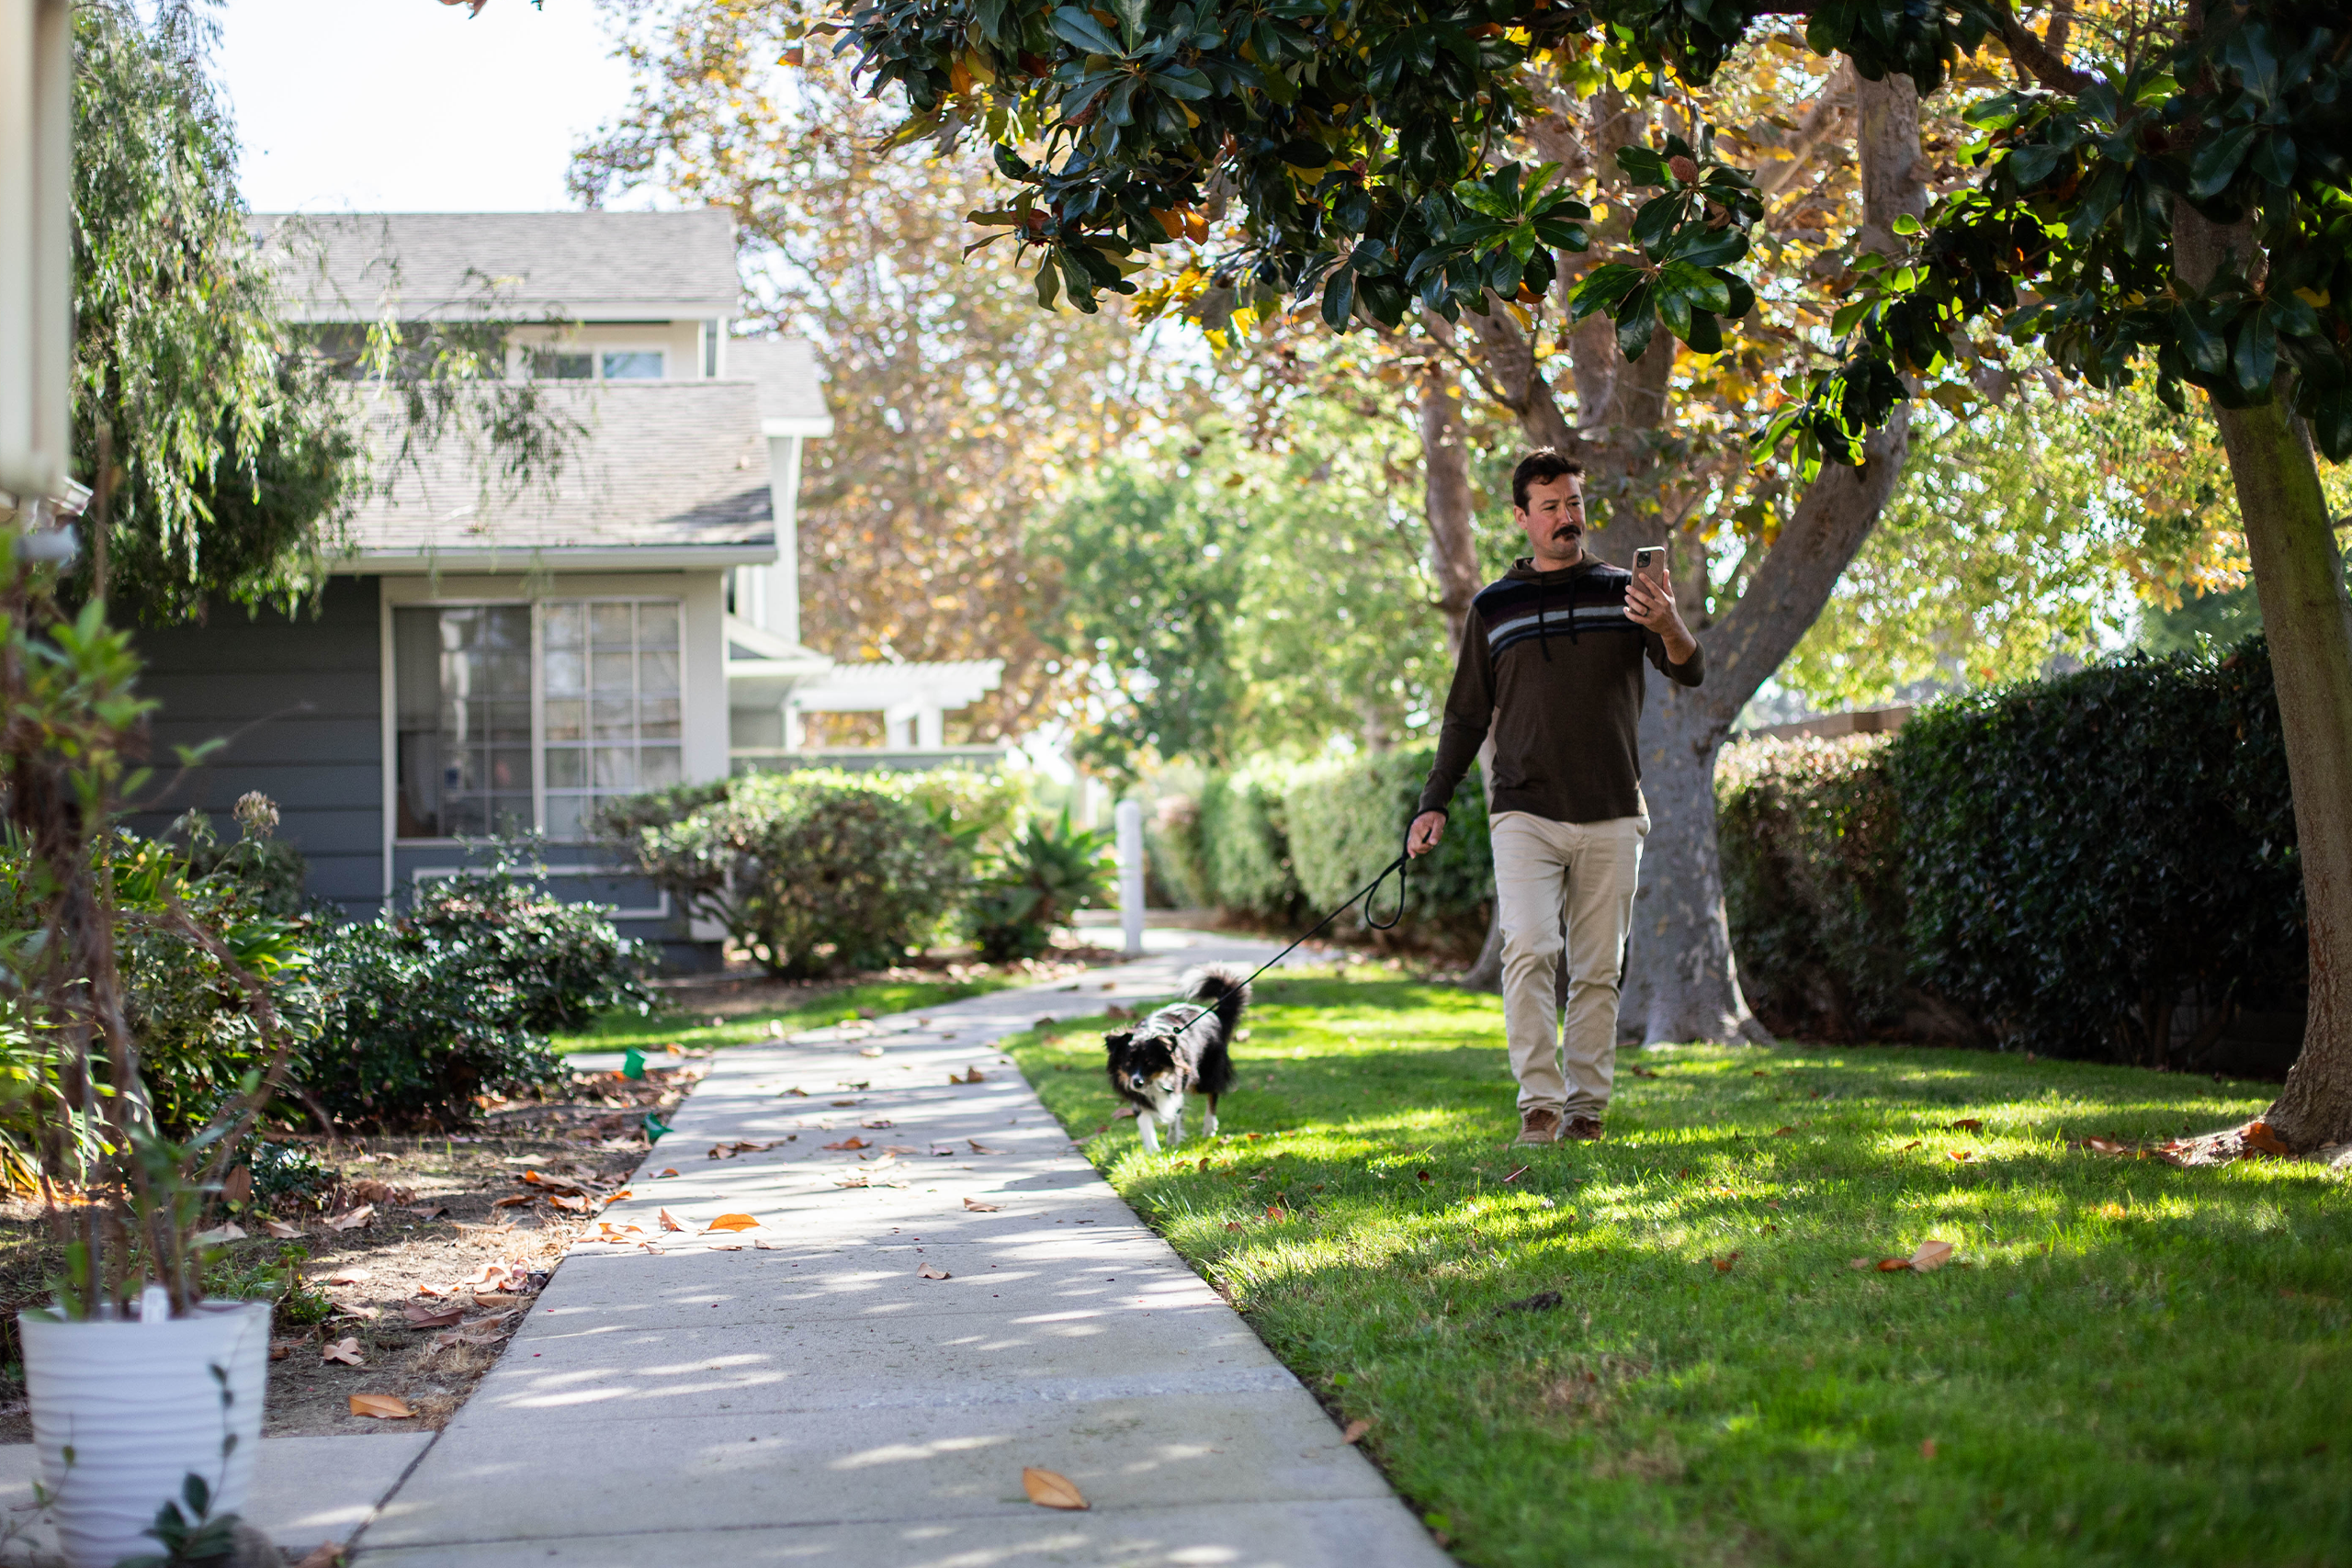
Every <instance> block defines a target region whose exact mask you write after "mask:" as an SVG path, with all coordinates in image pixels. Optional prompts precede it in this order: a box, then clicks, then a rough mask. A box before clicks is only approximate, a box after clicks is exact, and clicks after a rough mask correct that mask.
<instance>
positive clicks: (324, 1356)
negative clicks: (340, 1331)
mask: <svg viewBox="0 0 2352 1568" xmlns="http://www.w3.org/2000/svg"><path fill="white" fill-rule="evenodd" d="M319 1359H321V1360H323V1361H341V1362H342V1363H343V1364H344V1365H345V1366H346V1367H359V1366H365V1365H367V1360H366V1359H365V1358H364V1357H362V1356H361V1355H360V1354H359V1341H358V1340H356V1339H338V1340H336V1341H335V1342H334V1344H332V1345H330V1346H328V1347H327V1348H325V1349H323V1350H322V1351H320V1352H319Z"/></svg>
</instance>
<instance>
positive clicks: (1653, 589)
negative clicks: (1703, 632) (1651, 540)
mask: <svg viewBox="0 0 2352 1568" xmlns="http://www.w3.org/2000/svg"><path fill="white" fill-rule="evenodd" d="M1625 618H1626V619H1627V620H1629V621H1632V622H1633V623H1634V625H1635V626H1642V627H1645V628H1646V629H1648V630H1650V631H1654V632H1656V633H1657V635H1658V636H1659V637H1662V638H1663V639H1665V642H1666V657H1667V659H1668V660H1669V661H1670V662H1672V663H1675V664H1682V663H1685V662H1688V661H1689V660H1690V658H1691V654H1692V653H1694V652H1695V651H1697V649H1698V647H1699V639H1698V638H1696V637H1692V636H1691V628H1690V627H1688V626H1684V625H1683V624H1682V612H1681V610H1680V609H1679V607H1678V606H1677V605H1676V604H1675V603H1674V576H1673V574H1672V573H1671V572H1669V571H1668V570H1666V552H1665V551H1664V550H1662V549H1657V548H1649V549H1639V550H1635V551H1634V581H1631V582H1629V583H1627V584H1626V585H1625Z"/></svg>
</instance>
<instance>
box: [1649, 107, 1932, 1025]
mask: <svg viewBox="0 0 2352 1568" xmlns="http://www.w3.org/2000/svg"><path fill="white" fill-rule="evenodd" d="M1855 96H1856V107H1857V108H1858V109H1859V111H1860V126H1859V128H1858V130H1857V141H1858V142H1859V143H1860V152H1861V164H1862V211H1863V227H1862V231H1861V233H1860V235H1859V236H1858V243H1859V244H1860V245H1862V246H1864V247H1868V248H1873V249H1879V250H1892V249H1894V247H1895V246H1896V244H1897V242H1896V241H1895V239H1894V228H1893V225H1894V220H1895V219H1896V218H1897V217H1899V216H1901V215H1903V214H1905V213H1908V214H1910V215H1911V216H1913V217H1915V218H1916V217H1918V216H1920V215H1921V214H1923V213H1924V212H1926V210H1927V203H1928V198H1927V188H1926V186H1925V185H1924V184H1923V183H1922V176H1923V164H1922V161H1921V159H1920V156H1919V96H1918V92H1917V89H1916V88H1915V87H1914V86H1913V85H1912V83H1911V79H1910V78H1909V77H1907V76H1889V77H1888V78H1887V79H1886V80H1885V81H1883V82H1858V83H1857V84H1856V85H1855ZM1909 433H1910V413H1909V411H1908V409H1898V410H1897V411H1896V412H1895V415H1894V418H1893V419H1892V420H1891V421H1889V422H1888V423H1887V424H1886V426H1885V427H1884V428H1883V429H1882V430H1879V431H1877V432H1874V433H1873V434H1871V438H1870V440H1869V441H1868V442H1867V443H1865V445H1864V450H1865V452H1866V454H1867V460H1866V461H1865V462H1864V463H1863V465H1862V466H1861V467H1860V468H1824V469H1823V470H1822V472H1821V474H1820V475H1819V477H1817V478H1816V479H1815V480H1814V482H1813V483H1812V484H1811V485H1809V486H1807V487H1806V489H1805V492H1804V499H1803V500H1802V501H1800V502H1798V504H1797V509H1796V514H1795V515H1794V516H1793V517H1792V518H1791V519H1790V521H1789V523H1788V525H1787V526H1785V527H1783V528H1782V529H1781V535H1780V537H1779V538H1778V539H1777V540H1775V541H1774V542H1773V545H1772V548H1771V552H1770V554H1769V555H1767V556H1766V557H1765V558H1764V564H1763V565H1762V566H1761V567H1760V568H1758V570H1757V573H1756V576H1755V578H1754V580H1753V581H1751V582H1750V583H1749V584H1748V586H1747V591H1746V592H1744V593H1743V594H1742V595H1741V596H1740V599H1739V602H1738V603H1737V604H1735V605H1733V606H1732V607H1731V609H1730V610H1729V611H1728V612H1726V613H1725V614H1724V615H1722V616H1721V617H1720V618H1718V619H1717V620H1716V621H1715V622H1714V624H1713V625H1712V626H1707V627H1706V628H1704V629H1703V630H1701V631H1699V632H1698V637H1699V640H1700V642H1701V643H1702V645H1703V646H1704V647H1705V649H1706V650H1707V682H1706V684H1705V685H1703V686H1701V687H1699V688H1697V689H1696V690H1691V689H1687V688H1684V687H1681V686H1677V685H1674V684H1672V683H1671V682H1664V681H1654V682H1651V684H1650V702H1649V704H1648V705H1647V706H1646V707H1645V711H1644V713H1643V716H1642V731H1641V763H1642V790H1643V794H1644V795H1645V797H1646V799H1647V801H1648V804H1649V808H1650V836H1649V842H1648V844H1647V845H1646V847H1645V849H1644V850H1643V852H1642V881H1641V892H1640V894H1639V896H1638V897H1636V899H1635V901H1634V930H1633V936H1632V940H1631V942H1630V943H1629V944H1628V951H1627V954H1626V968H1625V980H1624V986H1623V991H1622V993H1621V999H1620V1001H1619V1005H1618V1013H1617V1018H1618V1025H1617V1027H1618V1031H1619V1032H1620V1034H1621V1035H1623V1036H1626V1037H1628V1038H1637V1039H1640V1040H1642V1041H1644V1042H1645V1043H1666V1042H1670V1041H1684V1040H1714V1041H1726V1042H1732V1041H1742V1040H1747V1041H1755V1042H1758V1043H1764V1042H1767V1041H1768V1040H1769V1036H1767V1035H1766V1034H1765V1032H1764V1030H1763V1029H1762V1027H1761V1026H1760V1025H1759V1024H1758V1023H1757V1021H1756V1020H1755V1017H1754V1016H1753V1015H1752V1014H1751V1013H1750V1012H1749V1011H1748V1010H1747V998H1745V997H1743V996H1742V995H1741V994H1740V988H1739V976H1738V970H1737V965H1736V962H1735V960H1734V958H1733V955H1732V945H1731V928H1730V925H1729V922H1728V921H1727V919H1725V916H1724V886H1723V862H1722V857H1721V855H1720V854H1719V852H1718V849H1717V844H1716V839H1715V782H1714V781H1715V758H1716V755H1717V753H1718V752H1720V751H1721V750H1722V749H1723V743H1724V737H1725V736H1726V735H1727V734H1729V733H1730V730H1731V727H1732V724H1733V721H1734V720H1736V718H1738V716H1739V712H1740V710H1741V709H1742V708H1744V707H1746V706H1747V700H1748V698H1750V697H1752V696H1754V695H1755V694H1756V689H1757V688H1758V686H1760V685H1762V684H1763V683H1764V681H1765V680H1766V678H1767V677H1769V676H1770V674H1771V673H1772V671H1775V670H1777V669H1779V668H1780V667H1781V660H1785V659H1786V658H1787V657H1788V656H1789V654H1790V653H1791V651H1792V650H1793V649H1795V647H1796V645H1797V643H1798V641H1799V639H1801V638H1802V637H1804V634H1805V632H1806V631H1807V630H1808V629H1810V628H1811V627H1812V626H1813V623H1814V622H1815V620H1816V619H1817V618H1818V617H1819V616H1820V615H1821V611H1822V607H1823V606H1824V605H1825V604H1827V603H1828V602H1829V595H1830V592H1831V591H1832V590H1833V589H1835V588H1836V587H1837V585H1838V577H1839V575H1840V574H1841V573H1843V572H1844V571H1845V570H1846V567H1847V565H1848V563H1849V562H1850V561H1852V559H1853V558H1854V553H1855V552H1856V551H1857V550H1859V549H1860V548H1861V546H1862V541H1863V539H1865V538H1866V537H1868V536H1869V534H1870V531H1871V528H1872V527H1873V526H1874V525H1876V524H1877V522H1878V518H1879V513H1881V512H1882V511H1883V509H1884V507H1885V505H1886V502H1887V498H1888V497H1889V496H1891V495H1892V494H1893V493H1894V484H1895V480H1896V479H1898V478H1899V477H1900V476H1901V474H1902V471H1903V460H1904V457H1905V452H1906V451H1907V449H1908V446H1909ZM1686 570H1687V568H1686Z"/></svg>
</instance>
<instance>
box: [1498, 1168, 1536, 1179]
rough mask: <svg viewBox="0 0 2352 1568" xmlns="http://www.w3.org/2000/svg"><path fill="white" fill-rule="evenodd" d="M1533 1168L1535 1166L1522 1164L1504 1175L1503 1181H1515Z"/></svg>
mask: <svg viewBox="0 0 2352 1568" xmlns="http://www.w3.org/2000/svg"><path fill="white" fill-rule="evenodd" d="M1533 1169H1534V1167H1533V1166H1532V1165H1522V1166H1521V1167H1520V1168H1518V1169H1517V1170H1514V1171H1512V1172H1511V1173H1510V1175H1509V1176H1506V1177H1504V1178H1503V1179H1504V1180H1505V1181H1517V1180H1518V1179H1520V1178H1521V1177H1522V1176H1525V1175H1526V1174H1527V1173H1528V1172H1529V1171H1531V1170H1533Z"/></svg>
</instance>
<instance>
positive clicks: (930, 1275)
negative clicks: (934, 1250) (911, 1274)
mask: <svg viewBox="0 0 2352 1568" xmlns="http://www.w3.org/2000/svg"><path fill="white" fill-rule="evenodd" d="M955 1277H956V1276H955V1275H953V1274H950V1273H949V1272H948V1271H947V1270H946V1269H942V1268H940V1267H939V1266H938V1265H937V1264H933V1263H926V1264H924V1265H923V1266H922V1268H920V1269H916V1270H915V1278H916V1279H918V1280H952V1279H954V1278H955Z"/></svg>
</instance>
